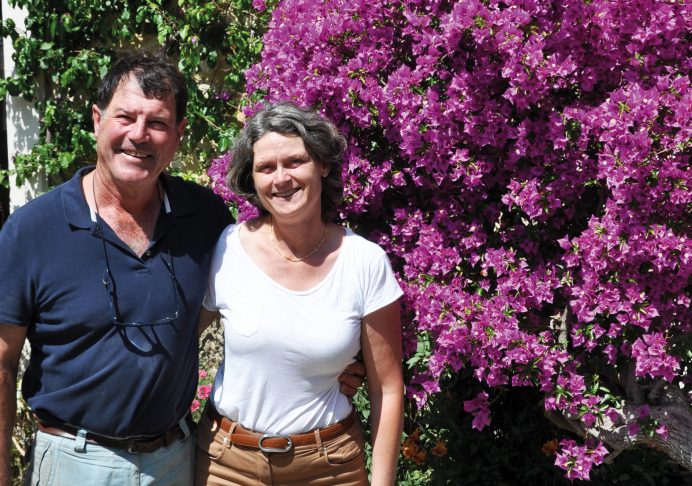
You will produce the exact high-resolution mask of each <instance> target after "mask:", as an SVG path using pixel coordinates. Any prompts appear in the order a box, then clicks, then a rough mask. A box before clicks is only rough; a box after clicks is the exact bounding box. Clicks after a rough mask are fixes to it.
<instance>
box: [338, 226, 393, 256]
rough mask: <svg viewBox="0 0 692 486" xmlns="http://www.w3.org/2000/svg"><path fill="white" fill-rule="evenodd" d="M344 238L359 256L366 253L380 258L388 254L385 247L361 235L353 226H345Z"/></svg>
mask: <svg viewBox="0 0 692 486" xmlns="http://www.w3.org/2000/svg"><path fill="white" fill-rule="evenodd" d="M344 240H345V242H346V243H347V245H348V246H349V247H350V248H351V249H352V251H354V252H355V254H357V255H359V256H361V255H366V256H370V257H373V258H380V257H381V256H383V255H386V253H385V251H384V249H382V247H381V246H380V245H378V244H377V243H375V242H374V241H371V240H368V239H367V238H365V237H363V236H361V235H359V234H358V233H356V232H354V231H353V230H352V229H351V228H347V227H345V228H344Z"/></svg>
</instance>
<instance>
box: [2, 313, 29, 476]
mask: <svg viewBox="0 0 692 486" xmlns="http://www.w3.org/2000/svg"><path fill="white" fill-rule="evenodd" d="M26 332H27V327H26V326H15V325H10V324H2V323H0V486H9V485H10V481H11V479H12V470H11V467H10V451H11V450H12V430H13V428H14V421H15V418H16V417H15V415H16V413H17V369H18V368H19V358H20V357H21V355H22V346H23V345H24V339H26Z"/></svg>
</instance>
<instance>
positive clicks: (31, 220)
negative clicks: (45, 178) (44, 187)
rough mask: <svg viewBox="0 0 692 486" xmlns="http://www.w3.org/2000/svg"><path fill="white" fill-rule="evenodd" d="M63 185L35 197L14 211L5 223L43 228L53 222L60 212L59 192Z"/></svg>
mask: <svg viewBox="0 0 692 486" xmlns="http://www.w3.org/2000/svg"><path fill="white" fill-rule="evenodd" d="M62 186H63V184H61V185H59V186H57V187H54V188H53V189H51V190H50V191H48V192H46V193H43V194H41V195H40V196H37V197H35V198H34V199H32V200H31V201H28V202H27V203H26V204H24V205H23V206H21V207H18V208H17V209H15V210H14V211H13V212H12V214H11V215H10V217H9V219H8V220H7V223H10V222H11V223H12V224H15V225H17V224H21V225H31V226H36V227H44V228H45V225H46V224H47V223H48V224H50V223H51V222H52V221H54V218H55V216H56V215H57V214H59V213H60V212H61V208H62V203H61V201H60V191H61V188H62Z"/></svg>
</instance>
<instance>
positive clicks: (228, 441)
mask: <svg viewBox="0 0 692 486" xmlns="http://www.w3.org/2000/svg"><path fill="white" fill-rule="evenodd" d="M214 424H216V421H214ZM237 426H238V422H233V423H231V428H230V429H229V430H228V435H224V432H223V430H219V433H220V434H221V436H222V437H223V445H224V447H226V449H230V448H231V444H233V440H232V439H231V436H232V435H233V432H235V428H236V427H237Z"/></svg>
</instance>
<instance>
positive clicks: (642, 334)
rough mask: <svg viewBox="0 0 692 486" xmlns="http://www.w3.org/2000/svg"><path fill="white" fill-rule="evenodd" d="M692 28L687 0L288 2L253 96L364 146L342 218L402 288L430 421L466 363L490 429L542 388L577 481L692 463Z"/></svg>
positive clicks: (350, 173)
mask: <svg viewBox="0 0 692 486" xmlns="http://www.w3.org/2000/svg"><path fill="white" fill-rule="evenodd" d="M255 7H256V8H258V9H263V8H264V4H263V2H262V1H260V0H256V1H255ZM691 23H692V7H691V6H690V4H689V2H684V1H674V0H670V1H651V0H649V1H647V0H610V1H605V0H592V1H587V0H571V1H568V0H565V1H552V2H548V1H538V0H523V1H520V0H505V1H502V2H498V1H491V0H485V1H479V0H468V1H459V2H452V1H436V0H400V1H386V0H368V1H357V0H355V1H354V0H284V1H282V2H279V3H278V5H277V6H276V8H275V9H274V10H273V12H272V20H271V24H270V27H269V30H268V33H267V34H266V35H265V37H264V49H263V53H262V59H261V61H260V62H259V63H257V64H256V65H254V66H253V67H252V68H251V69H250V70H249V71H248V72H247V73H246V77H247V91H248V94H249V99H250V100H252V101H253V102H260V101H261V100H266V101H276V100H282V99H292V100H295V101H297V102H298V103H300V104H303V105H308V106H314V107H317V108H318V109H319V110H320V111H321V112H322V113H324V114H325V115H326V116H328V117H329V118H330V119H332V120H334V122H335V123H336V124H337V125H338V126H339V127H340V129H342V130H343V132H344V133H345V134H346V135H347V136H348V139H349V149H348V153H347V155H346V160H345V165H344V167H343V176H344V180H345V183H346V190H345V203H344V205H343V208H342V213H341V217H342V218H343V220H345V221H347V222H348V223H349V224H350V225H351V226H353V227H354V228H355V229H356V230H357V231H359V232H360V233H361V234H365V235H366V236H367V237H369V238H371V239H372V240H374V241H377V242H378V243H379V244H380V245H382V246H383V247H384V248H385V249H386V250H387V252H388V253H389V255H390V257H391V259H392V262H393V264H394V267H395V269H396V270H397V272H398V276H399V278H400V281H401V283H402V285H403V287H404V288H405V293H406V295H405V321H406V324H407V327H406V339H405V341H406V342H405V346H406V350H405V351H406V355H407V357H408V358H409V360H408V366H409V368H410V369H409V370H408V372H409V373H410V379H409V380H408V383H407V385H408V394H409V397H410V398H411V399H412V400H413V401H414V402H415V403H416V405H417V407H418V408H419V409H421V410H424V409H425V407H426V404H427V403H428V401H429V400H430V399H431V398H432V397H435V396H437V395H436V394H438V393H439V392H441V391H444V383H446V382H447V381H448V380H449V379H450V378H453V377H454V376H455V375H458V374H459V373H462V372H469V371H470V376H472V379H473V380H474V382H475V384H476V385H477V393H476V394H475V395H474V396H473V397H470V398H469V399H468V400H465V401H464V402H463V410H464V411H465V412H466V413H467V414H470V415H469V416H471V417H473V420H472V427H474V428H476V429H478V430H482V429H484V428H485V427H487V426H488V425H489V424H490V423H492V420H493V416H492V405H491V404H492V403H493V402H494V401H495V400H497V399H498V397H500V396H501V395H502V394H503V393H504V392H505V391H506V390H508V389H512V388H516V387H532V388H534V389H537V390H539V391H540V393H541V396H542V397H543V400H542V404H543V407H544V409H545V415H546V417H547V418H548V419H550V421H551V422H552V423H554V424H557V425H558V426H559V427H561V428H562V429H566V430H567V431H569V432H564V434H563V435H562V437H560V438H559V440H558V442H557V443H556V444H555V449H556V450H555V451H554V463H555V465H556V466H558V467H559V468H561V469H563V470H564V471H565V474H566V476H567V477H568V478H570V479H588V478H589V473H590V471H591V469H592V467H593V466H598V465H599V464H600V463H602V462H603V461H604V460H606V461H607V460H609V459H611V458H613V457H614V456H615V455H617V454H618V453H620V452H621V451H623V450H625V449H628V448H632V447H635V446H639V445H648V446H653V447H656V448H657V449H658V450H659V451H662V452H663V453H664V454H667V455H668V456H669V457H670V458H671V459H672V460H673V461H674V462H676V463H678V464H680V465H681V466H682V467H684V468H687V469H692V442H691V441H690V437H692V412H691V409H690V390H691V388H692V383H691V382H690V376H689V374H688V372H689V366H690V364H691V362H692V345H691V342H690V330H691V322H692V312H691V310H690V290H691V283H690V282H691V277H692V240H691V239H690V236H691V235H690V221H691V214H690V213H691V212H692V192H691V191H690V184H691V183H692V174H691V171H690V145H691V144H690V138H691V136H692V122H691V121H690V114H691V110H692V89H691V88H690V78H689V73H690V68H691V67H692V65H691V64H692V63H691V61H690V59H691V56H690V54H692V53H691V52H690V40H692V39H691V37H690V32H691V31H692V25H691ZM252 109H253V106H249V107H248V113H251V112H252ZM229 162H230V163H232V156H231V155H228V156H225V157H222V158H221V159H218V160H217V161H215V163H214V164H213V165H212V168H211V169H210V175H211V177H212V179H213V180H214V181H215V184H216V186H217V190H218V191H219V192H220V193H222V194H225V196H226V197H227V198H229V199H231V200H232V199H233V196H232V195H231V194H229V193H228V191H227V189H226V188H225V187H224V185H223V175H224V173H225V169H226V165H227V164H228V163H229ZM245 209H246V208H245V207H244V206H242V205H241V206H240V212H241V217H242V216H243V211H244V210H245ZM441 384H442V385H441ZM409 445H410V444H409Z"/></svg>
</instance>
